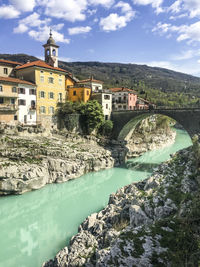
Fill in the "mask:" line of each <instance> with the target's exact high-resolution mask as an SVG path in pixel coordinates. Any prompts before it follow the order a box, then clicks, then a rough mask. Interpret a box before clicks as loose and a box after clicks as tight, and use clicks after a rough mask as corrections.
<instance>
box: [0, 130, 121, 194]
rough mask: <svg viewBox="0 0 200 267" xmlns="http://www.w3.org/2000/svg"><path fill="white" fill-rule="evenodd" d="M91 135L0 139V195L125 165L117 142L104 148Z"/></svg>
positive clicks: (29, 189) (36, 187)
mask: <svg viewBox="0 0 200 267" xmlns="http://www.w3.org/2000/svg"><path fill="white" fill-rule="evenodd" d="M99 142H100V140H98V139H97V138H95V137H92V136H86V137H85V138H83V137H80V136H78V135H68V137H67V138H66V136H61V135H59V136H57V137H55V136H54V137H51V138H50V137H49V138H46V137H41V136H39V137H31V136H29V137H28V136H26V137H23V138H22V137H19V136H13V135H11V136H8V135H6V136H3V137H2V138H0V195H8V194H22V193H24V192H27V191H31V190H35V189H39V188H41V187H43V186H44V185H45V184H49V183H61V182H66V181H68V180H70V179H74V178H77V177H80V176H81V175H83V174H85V173H88V172H92V171H99V170H102V169H106V168H111V167H113V166H118V165H120V164H122V163H123V162H124V158H125V154H126V149H125V148H124V146H121V145H120V144H119V143H117V142H116V143H115V144H112V148H111V147H109V146H108V147H106V148H104V147H103V146H101V145H99V144H98V143H99Z"/></svg>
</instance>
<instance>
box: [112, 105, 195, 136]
mask: <svg viewBox="0 0 200 267" xmlns="http://www.w3.org/2000/svg"><path fill="white" fill-rule="evenodd" d="M154 114H160V115H165V116H168V117H170V118H172V119H174V120H176V121H177V122H178V123H179V124H181V125H182V126H183V128H184V129H185V130H186V131H187V132H188V134H189V135H190V136H191V137H192V136H193V135H195V134H200V108H173V109H170V108H156V109H147V110H122V111H113V112H112V114H111V120H112V121H113V124H114V125H113V131H112V136H113V138H114V139H117V140H124V139H125V138H127V137H128V136H130V135H131V133H132V132H133V130H134V128H135V127H136V125H137V124H138V123H139V122H140V121H141V120H143V119H145V118H147V117H149V116H151V115H154Z"/></svg>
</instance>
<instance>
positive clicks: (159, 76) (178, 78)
mask: <svg viewBox="0 0 200 267" xmlns="http://www.w3.org/2000/svg"><path fill="white" fill-rule="evenodd" d="M0 58H2V59H8V60H14V61H18V62H21V63H25V62H27V60H30V61H34V60H37V58H35V57H32V56H29V55H25V54H16V55H9V54H0ZM59 67H61V68H64V69H66V70H68V71H70V72H72V73H73V74H74V75H75V76H76V77H77V78H79V79H85V78H88V77H89V76H91V75H93V76H94V77H95V78H96V79H99V80H102V81H103V82H104V88H110V87H121V86H123V87H128V88H132V89H134V90H136V91H137V92H138V94H139V95H140V96H141V97H143V98H147V99H148V100H150V101H152V102H154V103H156V104H157V105H165V106H190V105H199V103H200V101H199V98H200V78H198V77H194V76H192V75H188V74H183V73H180V72H175V71H172V70H168V69H163V68H158V67H149V66H146V65H136V64H122V63H101V62H63V61H60V62H59Z"/></svg>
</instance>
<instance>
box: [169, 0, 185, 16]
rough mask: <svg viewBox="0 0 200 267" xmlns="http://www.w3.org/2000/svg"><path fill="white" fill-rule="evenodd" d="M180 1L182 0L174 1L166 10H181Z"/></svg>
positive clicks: (176, 11) (174, 11) (173, 11)
mask: <svg viewBox="0 0 200 267" xmlns="http://www.w3.org/2000/svg"><path fill="white" fill-rule="evenodd" d="M181 2H182V0H177V1H175V2H174V3H173V4H172V5H171V6H170V7H169V8H168V11H171V12H172V13H178V12H180V11H181Z"/></svg>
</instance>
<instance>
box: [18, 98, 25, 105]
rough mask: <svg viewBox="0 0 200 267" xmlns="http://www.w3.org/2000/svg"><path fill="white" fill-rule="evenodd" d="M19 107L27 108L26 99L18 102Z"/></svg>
mask: <svg viewBox="0 0 200 267" xmlns="http://www.w3.org/2000/svg"><path fill="white" fill-rule="evenodd" d="M18 105H19V106H26V100H25V99H19V100H18Z"/></svg>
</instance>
